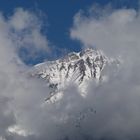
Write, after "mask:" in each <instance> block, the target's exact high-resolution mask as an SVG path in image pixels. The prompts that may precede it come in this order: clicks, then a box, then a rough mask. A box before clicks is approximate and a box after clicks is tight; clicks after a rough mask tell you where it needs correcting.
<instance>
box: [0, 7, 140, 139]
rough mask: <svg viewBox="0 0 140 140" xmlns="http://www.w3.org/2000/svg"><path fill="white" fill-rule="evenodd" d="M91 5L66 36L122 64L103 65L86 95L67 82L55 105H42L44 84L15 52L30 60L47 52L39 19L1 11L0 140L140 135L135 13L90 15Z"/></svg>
mask: <svg viewBox="0 0 140 140" xmlns="http://www.w3.org/2000/svg"><path fill="white" fill-rule="evenodd" d="M91 9H92V10H91ZM91 9H90V10H89V13H88V16H86V15H85V14H83V13H84V12H79V13H77V14H76V15H75V17H74V25H73V27H72V28H71V37H72V38H73V39H78V40H79V41H81V42H82V43H83V46H84V47H88V46H90V47H94V48H95V47H96V48H97V49H101V50H103V51H104V52H105V53H106V54H107V55H108V56H109V57H119V58H120V59H121V60H122V64H121V65H120V67H119V70H118V69H117V70H116V69H115V68H114V67H113V66H108V65H107V66H106V67H105V69H104V71H103V73H102V76H106V77H107V80H106V81H104V82H101V83H98V84H97V82H96V81H94V80H93V81H91V82H90V85H89V88H88V91H87V92H88V94H87V97H86V98H82V97H81V96H80V94H79V93H78V92H79V91H78V90H77V87H75V86H74V85H73V84H71V85H69V86H68V87H67V88H66V89H64V93H65V94H64V97H63V98H62V99H61V100H60V101H59V102H57V103H55V104H46V103H44V99H45V97H46V96H47V94H48V93H49V90H48V88H47V87H46V83H44V81H41V80H40V79H36V78H32V77H30V76H29V75H27V72H28V71H29V70H30V67H28V66H27V65H25V64H24V63H23V58H22V59H21V57H20V55H19V49H20V50H22V49H25V48H26V49H27V50H29V51H28V52H31V54H30V56H32V57H33V58H34V54H36V53H38V52H40V51H42V50H43V51H47V50H48V48H49V43H48V42H49V41H48V40H47V39H46V37H45V36H44V35H43V34H42V33H41V23H40V22H39V21H40V20H39V19H38V18H37V17H36V16H35V15H34V14H33V13H31V12H29V11H26V10H23V9H21V8H19V9H16V10H15V13H14V14H13V16H11V17H9V18H5V17H4V16H3V15H2V14H1V15H0V42H1V43H0V112H1V113H0V140H19V139H20V140H46V139H47V140H103V139H104V140H106V139H107V140H125V139H126V140H133V139H135V140H136V139H140V134H139V129H140V108H139V106H140V87H139V85H140V75H139V68H140V63H139V60H140V56H139V54H140V47H139V45H140V41H139V36H140V29H139V25H140V16H139V12H137V11H135V10H133V9H121V10H111V11H110V12H109V13H108V12H106V14H103V13H101V14H100V16H99V17H95V16H94V10H93V8H91ZM32 51H33V52H32ZM34 51H35V52H34ZM24 57H25V56H24ZM25 59H26V58H25Z"/></svg>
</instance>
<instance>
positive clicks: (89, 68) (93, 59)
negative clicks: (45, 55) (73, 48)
mask: <svg viewBox="0 0 140 140" xmlns="http://www.w3.org/2000/svg"><path fill="white" fill-rule="evenodd" d="M107 62H108V59H107V57H106V56H105V55H104V54H103V53H102V52H100V51H95V50H93V49H91V48H88V49H85V50H83V51H81V52H79V53H75V52H72V53H70V54H68V55H67V56H65V57H64V58H61V59H58V60H56V61H47V62H44V63H41V64H38V65H36V66H35V67H34V71H33V73H32V75H33V76H37V77H40V78H42V79H44V80H45V81H46V83H47V85H48V87H49V89H50V96H49V97H47V98H46V101H51V102H54V101H56V100H58V99H60V98H62V96H63V92H62V89H64V88H65V87H66V86H67V85H69V84H70V83H74V84H75V85H76V86H77V87H78V89H79V91H80V93H81V96H83V97H84V96H86V89H87V86H88V83H89V80H90V79H96V81H97V82H98V81H100V80H101V79H102V74H101V73H102V70H103V69H104V66H105V65H106V63H107Z"/></svg>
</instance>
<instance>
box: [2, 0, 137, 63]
mask: <svg viewBox="0 0 140 140" xmlns="http://www.w3.org/2000/svg"><path fill="white" fill-rule="evenodd" d="M0 2H1V4H0V11H2V12H3V13H4V15H5V16H9V15H11V14H12V12H13V11H14V9H15V8H17V7H22V8H25V9H29V10H31V11H35V12H37V11H38V10H40V11H41V12H42V13H43V14H44V15H45V17H46V18H44V25H46V26H44V28H43V31H44V32H45V33H46V36H47V38H48V40H49V41H50V42H51V43H53V44H54V45H55V46H57V48H60V49H61V48H65V49H67V50H69V51H79V50H80V48H81V44H80V43H79V42H77V41H73V40H71V39H70V35H69V30H70V28H71V27H72V24H73V17H74V15H75V14H76V13H77V12H78V11H79V10H80V9H82V10H86V9H88V7H90V6H91V5H93V4H95V3H97V4H99V5H100V6H105V5H107V4H108V3H111V5H112V7H113V8H115V9H117V8H136V9H137V8H138V0H61V1H58V0H10V1H9V0H0ZM58 55H59V53H58ZM43 59H44V57H42V58H41V57H40V60H38V61H34V62H32V61H29V62H28V61H27V63H38V62H40V61H42V60H43Z"/></svg>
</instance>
